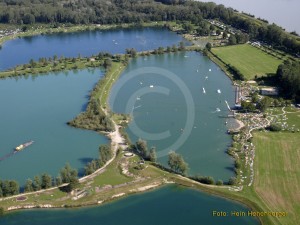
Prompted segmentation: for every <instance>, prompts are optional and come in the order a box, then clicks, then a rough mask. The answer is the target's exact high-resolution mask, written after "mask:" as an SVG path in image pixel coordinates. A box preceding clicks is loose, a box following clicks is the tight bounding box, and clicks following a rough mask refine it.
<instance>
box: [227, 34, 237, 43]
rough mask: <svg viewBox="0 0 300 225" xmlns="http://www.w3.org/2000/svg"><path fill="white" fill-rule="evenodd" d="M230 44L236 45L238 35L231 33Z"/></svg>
mask: <svg viewBox="0 0 300 225" xmlns="http://www.w3.org/2000/svg"><path fill="white" fill-rule="evenodd" d="M228 44H229V45H236V44H237V40H236V37H235V36H234V35H230V37H229V39H228Z"/></svg>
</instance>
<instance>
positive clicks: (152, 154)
mask: <svg viewBox="0 0 300 225" xmlns="http://www.w3.org/2000/svg"><path fill="white" fill-rule="evenodd" d="M149 159H150V161H151V162H156V160H157V156H156V148H155V147H152V148H151V149H150V153H149Z"/></svg>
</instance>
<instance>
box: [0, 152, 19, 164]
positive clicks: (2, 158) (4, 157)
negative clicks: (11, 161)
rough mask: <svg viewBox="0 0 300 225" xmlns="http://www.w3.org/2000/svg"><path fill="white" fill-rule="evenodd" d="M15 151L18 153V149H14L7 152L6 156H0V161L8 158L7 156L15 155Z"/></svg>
mask: <svg viewBox="0 0 300 225" xmlns="http://www.w3.org/2000/svg"><path fill="white" fill-rule="evenodd" d="M15 153H16V151H13V152H11V153H8V154H6V155H5V156H3V157H1V158H0V162H1V161H3V160H5V159H7V158H9V157H11V156H13V155H14V154H15Z"/></svg>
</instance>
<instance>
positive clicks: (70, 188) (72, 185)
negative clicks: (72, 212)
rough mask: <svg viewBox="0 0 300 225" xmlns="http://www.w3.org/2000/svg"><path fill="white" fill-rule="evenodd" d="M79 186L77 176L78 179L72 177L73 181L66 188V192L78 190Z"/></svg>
mask: <svg viewBox="0 0 300 225" xmlns="http://www.w3.org/2000/svg"><path fill="white" fill-rule="evenodd" d="M78 185H79V180H78V178H77V176H76V177H75V176H73V177H71V180H70V182H69V184H68V185H67V186H66V187H65V190H66V191H67V192H71V191H73V190H74V189H75V188H77V187H78Z"/></svg>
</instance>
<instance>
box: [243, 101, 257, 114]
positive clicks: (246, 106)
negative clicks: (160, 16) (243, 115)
mask: <svg viewBox="0 0 300 225" xmlns="http://www.w3.org/2000/svg"><path fill="white" fill-rule="evenodd" d="M241 106H242V108H243V110H245V111H247V112H254V111H255V110H256V108H255V106H254V104H253V103H252V102H247V101H242V103H241Z"/></svg>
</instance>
